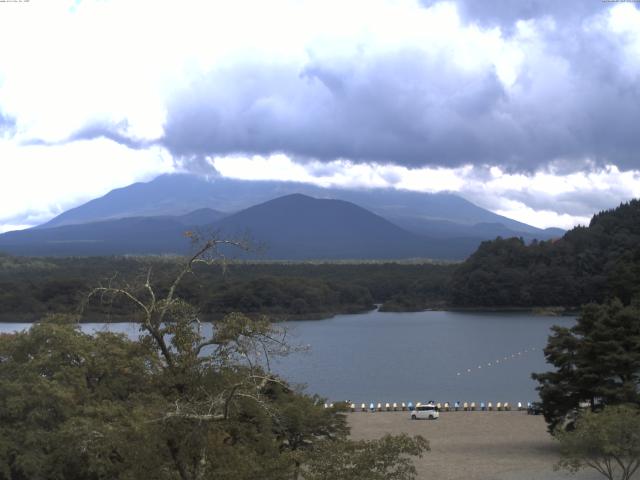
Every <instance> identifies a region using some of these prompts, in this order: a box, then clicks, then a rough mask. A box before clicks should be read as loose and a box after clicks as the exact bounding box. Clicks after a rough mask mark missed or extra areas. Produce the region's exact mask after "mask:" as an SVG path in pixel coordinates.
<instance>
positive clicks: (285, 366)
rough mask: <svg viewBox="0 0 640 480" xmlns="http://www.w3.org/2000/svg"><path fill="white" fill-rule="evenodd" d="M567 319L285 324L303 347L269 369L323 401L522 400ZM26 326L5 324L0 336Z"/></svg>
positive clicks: (340, 319) (377, 317) (471, 316)
mask: <svg viewBox="0 0 640 480" xmlns="http://www.w3.org/2000/svg"><path fill="white" fill-rule="evenodd" d="M574 322H575V319H573V318H570V317H544V316H537V315H532V314H528V313H467V312H465V313H461V312H417V313H382V312H377V311H374V312H369V313H364V314H358V315H338V316H336V317H334V318H332V319H328V320H313V321H297V322H285V323H284V324H281V325H283V326H285V327H286V328H287V329H288V330H289V340H290V342H292V343H294V344H298V345H309V350H308V351H307V352H304V353H297V354H294V355H291V356H289V357H285V358H281V359H278V360H276V361H275V362H274V363H273V365H272V367H273V369H274V370H275V371H276V372H277V373H279V374H281V375H282V376H283V377H285V378H287V379H288V380H289V381H290V382H293V383H296V384H305V385H307V391H309V392H313V393H318V394H320V395H322V396H325V397H328V398H329V399H331V400H347V399H349V400H352V401H354V402H357V403H362V402H366V403H369V402H403V401H404V402H408V401H413V402H414V403H415V402H416V401H425V400H429V399H434V400H436V401H442V402H444V401H449V402H453V401H456V400H460V401H475V402H480V401H485V402H486V401H493V402H497V401H501V402H504V401H508V402H511V403H515V402H517V401H522V402H527V401H532V400H536V399H537V393H536V391H535V386H536V384H535V382H534V381H533V380H531V378H530V375H531V372H542V371H546V370H548V369H549V366H548V365H547V364H546V363H545V360H544V355H543V352H542V349H543V348H544V346H545V345H546V342H547V337H548V335H549V329H550V327H551V326H552V325H563V326H570V325H572V324H573V323H574ZM28 327H29V325H28V324H18V323H12V324H6V323H5V324H0V332H8V331H16V330H21V329H24V328H28ZM105 328H107V329H109V330H111V331H117V332H123V333H126V334H127V335H130V336H132V337H135V336H137V335H138V326H137V325H135V324H128V323H118V324H109V325H105V324H99V323H92V324H83V325H82V329H83V330H84V331H96V330H102V329H105ZM505 357H506V359H505Z"/></svg>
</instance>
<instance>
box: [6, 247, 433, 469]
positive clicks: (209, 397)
mask: <svg viewBox="0 0 640 480" xmlns="http://www.w3.org/2000/svg"><path fill="white" fill-rule="evenodd" d="M218 243H225V242H224V241H217V240H210V241H207V242H206V243H205V244H204V246H203V247H202V248H201V249H200V250H199V252H198V253H196V254H195V255H194V256H193V257H192V258H191V259H189V260H188V261H187V262H186V263H183V264H182V266H181V268H179V269H177V270H176V269H174V272H173V273H174V278H173V281H171V282H166V281H165V282H162V283H160V285H156V284H155V283H154V282H153V281H152V275H151V269H149V270H148V271H147V274H146V276H144V277H143V278H142V280H141V281H140V282H137V283H129V282H123V281H119V282H118V281H116V280H114V279H111V280H110V281H109V282H108V283H106V284H103V285H101V286H99V287H96V288H94V289H93V290H92V291H91V292H90V293H89V296H90V298H98V299H100V300H101V301H102V303H108V304H112V305H118V306H119V308H125V307H124V304H123V302H128V303H129V304H130V305H131V306H133V308H130V307H129V308H130V310H131V311H132V312H136V319H137V320H138V321H139V322H140V337H139V339H138V340H136V341H133V340H130V339H128V338H126V337H125V336H122V335H116V334H112V333H105V332H101V333H97V334H95V335H88V334H84V333H82V332H81V331H80V330H79V329H78V328H77V323H76V321H77V320H78V318H77V317H72V316H71V317H70V316H65V315H49V316H47V317H46V318H45V319H44V321H42V322H40V323H37V324H35V325H33V326H32V328H31V329H30V330H28V331H25V332H20V333H14V334H4V335H0V480H27V479H29V480H31V479H35V480H38V479H43V480H44V479H47V480H50V479H51V480H58V479H59V480H62V479H65V480H75V479H78V480H80V479H83V480H84V479H88V480H102V479H131V480H133V479H139V478H154V479H159V480H164V479H167V480H169V479H171V480H173V479H180V480H200V479H206V478H216V479H220V480H249V479H255V478H260V479H264V480H281V479H287V478H292V479H299V478H301V477H302V478H306V476H307V475H319V474H320V473H321V472H319V471H317V470H316V466H317V465H316V464H315V463H314V462H317V461H319V460H318V459H319V455H320V454H319V453H318V452H319V451H324V449H325V448H329V445H335V446H336V448H338V449H339V450H340V451H344V452H352V455H350V456H348V457H345V456H337V457H333V461H332V462H331V463H330V465H328V466H327V468H329V469H330V470H329V471H336V472H341V471H344V472H347V471H350V472H352V473H353V462H354V461H355V462H357V463H356V464H357V466H358V475H360V476H359V477H345V478H373V479H375V478H383V477H381V476H380V475H383V474H384V473H385V472H387V473H389V475H391V476H389V477H384V478H397V479H399V480H404V479H411V478H413V472H414V470H413V469H412V468H413V467H412V464H411V461H410V456H412V455H419V454H421V453H422V451H423V450H424V448H425V445H426V444H425V442H424V440H421V439H417V440H408V439H405V438H403V437H397V438H396V437H387V438H385V439H383V440H382V441H380V442H379V443H376V442H372V443H363V442H351V441H349V440H348V439H347V434H348V428H347V425H346V420H345V416H344V414H343V413H342V410H343V406H337V407H335V408H331V409H325V408H324V407H323V406H322V404H323V402H322V401H321V399H319V398H317V397H309V396H307V395H305V394H303V393H299V392H294V391H293V390H291V389H290V388H289V386H288V385H287V384H286V382H284V381H282V380H281V379H279V378H277V377H275V376H274V375H272V374H271V373H270V372H269V370H268V365H269V360H268V359H269V358H270V357H272V356H274V355H278V354H286V353H287V352H288V351H289V347H290V346H288V345H286V344H285V343H284V342H283V338H284V332H282V331H281V330H279V329H278V328H277V327H275V326H274V325H272V324H271V323H270V322H269V321H267V320H265V319H264V318H257V319H256V318H249V317H247V316H245V315H242V314H239V313H232V314H229V315H226V316H225V317H223V318H221V319H216V320H215V321H213V322H212V323H211V324H210V325H208V326H210V328H209V329H207V328H203V322H202V321H201V320H200V312H199V309H198V308H197V306H194V305H192V304H190V303H189V302H188V301H187V300H186V299H185V298H183V297H181V296H180V294H179V293H180V292H181V291H182V287H183V285H184V283H183V281H184V279H185V278H188V276H189V275H190V274H191V273H192V272H193V270H194V267H195V265H197V264H199V262H201V261H204V260H207V254H209V253H210V252H211V251H212V250H213V251H215V247H216V245H217V244H218ZM172 265H173V266H175V265H174V264H172ZM307 287H308V286H305V285H303V286H302V287H301V288H307ZM265 288H266V287H265ZM187 291H188V290H187ZM118 302H120V303H118ZM125 311H128V310H125ZM374 453H375V456H376V457H379V459H378V460H376V461H370V459H371V458H372V456H373V455H374ZM340 462H346V463H345V464H344V465H342V464H340ZM331 469H333V470H331ZM309 478H319V477H315V476H313V477H309ZM322 478H329V477H322Z"/></svg>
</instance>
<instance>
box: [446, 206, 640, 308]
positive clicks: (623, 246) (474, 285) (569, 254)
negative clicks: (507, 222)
mask: <svg viewBox="0 0 640 480" xmlns="http://www.w3.org/2000/svg"><path fill="white" fill-rule="evenodd" d="M450 291H451V301H452V303H453V304H454V305H456V306H486V307H514V306H520V307H532V306H568V307H578V306H580V305H583V304H585V303H589V302H602V301H604V300H605V299H607V298H611V297H617V298H619V299H621V300H622V301H623V303H625V304H628V303H629V302H630V301H631V299H632V298H633V297H634V296H636V295H638V294H639V293H640V200H633V201H631V202H629V203H624V204H622V205H620V206H619V207H618V208H616V209H614V210H610V211H605V212H602V213H599V214H597V215H595V216H594V217H593V219H592V220H591V223H590V225H589V227H588V228H585V227H576V228H574V229H573V230H571V231H569V232H567V233H566V234H565V235H564V237H563V238H561V239H559V240H557V241H552V240H550V241H546V242H533V243H531V244H530V245H525V243H524V242H523V241H522V240H521V239H516V238H510V239H502V238H498V239H496V240H494V241H491V242H483V243H482V244H481V245H480V247H479V248H478V250H477V251H476V252H475V253H474V254H473V255H471V257H469V259H467V261H465V262H464V263H463V264H462V265H461V266H460V268H458V269H457V270H456V271H455V273H454V275H453V278H452V282H451V290H450Z"/></svg>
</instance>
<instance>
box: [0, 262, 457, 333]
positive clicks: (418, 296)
mask: <svg viewBox="0 0 640 480" xmlns="http://www.w3.org/2000/svg"><path fill="white" fill-rule="evenodd" d="M180 262H181V259H180V258H179V257H158V256H149V257H142V256H139V257H136V256H132V257H86V258H83V257H70V258H30V257H13V256H8V255H4V256H0V312H2V313H0V320H2V321H20V320H23V321H33V320H37V319H39V318H40V317H42V316H43V315H45V314H47V313H53V312H56V313H77V311H78V306H79V305H83V307H84V318H85V319H92V318H99V317H102V318H103V317H105V316H110V317H112V318H114V319H125V318H126V317H127V315H128V314H129V313H130V308H131V307H130V305H128V304H126V302H121V301H119V300H116V301H114V302H113V303H110V304H109V305H103V304H100V303H97V302H91V303H89V304H83V303H82V300H83V299H84V298H85V296H86V294H87V292H88V291H89V290H90V289H91V288H93V287H95V286H97V285H99V284H104V283H108V282H110V281H113V280H115V279H117V280H118V281H120V280H123V281H125V282H128V283H135V282H136V281H139V280H140V279H141V278H143V277H144V275H146V273H147V271H148V270H149V269H151V270H152V271H153V274H154V278H156V279H157V282H158V284H159V285H160V286H161V288H162V286H164V287H165V288H166V286H167V285H168V283H169V280H170V279H171V278H173V275H174V274H175V271H176V269H177V268H178V266H179V265H180ZM454 268H455V266H454V265H453V264H437V263H425V262H407V263H385V262H368V263H349V262H339V263H330V262H317V263H313V262H291V263H273V262H230V263H229V264H227V265H226V266H223V265H219V266H218V267H217V268H204V267H203V266H195V267H194V275H193V276H190V277H188V278H186V279H185V281H184V282H183V283H182V284H181V285H180V292H179V293H180V295H181V296H182V297H184V298H185V299H187V300H188V301H190V302H192V303H193V304H194V305H197V306H198V308H199V309H200V311H201V312H203V314H204V315H205V316H221V315H224V314H226V313H229V312H232V311H241V312H243V313H245V314H266V315H269V316H270V317H271V318H272V319H273V320H285V319H296V318H301V317H304V318H324V317H328V316H331V315H334V314H337V313H354V312H361V311H367V310H370V309H372V308H374V304H376V303H377V304H383V307H382V309H383V310H402V311H407V310H422V309H425V308H429V307H438V306H442V305H444V304H445V303H446V295H447V290H446V288H447V284H448V281H449V278H450V277H451V274H452V272H453V269H454Z"/></svg>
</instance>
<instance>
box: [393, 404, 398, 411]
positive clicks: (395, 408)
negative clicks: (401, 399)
mask: <svg viewBox="0 0 640 480" xmlns="http://www.w3.org/2000/svg"><path fill="white" fill-rule="evenodd" d="M393 411H394V412H397V411H398V404H397V403H396V402H393Z"/></svg>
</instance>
